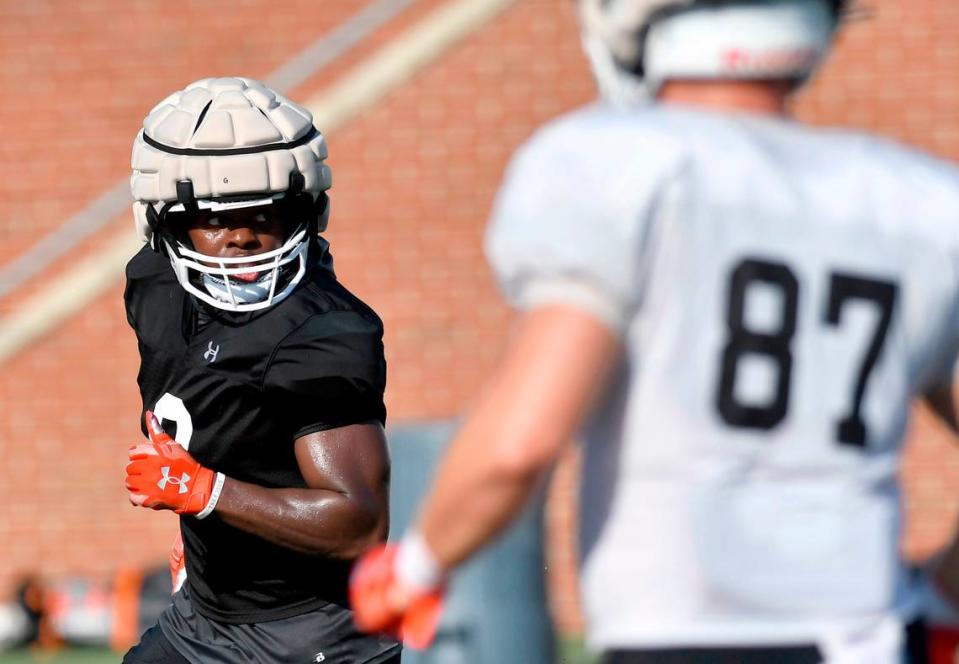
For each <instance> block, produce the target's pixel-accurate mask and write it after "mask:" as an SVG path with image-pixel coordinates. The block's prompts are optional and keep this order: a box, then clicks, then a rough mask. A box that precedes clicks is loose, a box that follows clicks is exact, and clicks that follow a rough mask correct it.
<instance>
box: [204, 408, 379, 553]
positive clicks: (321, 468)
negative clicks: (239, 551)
mask: <svg viewBox="0 0 959 664" xmlns="http://www.w3.org/2000/svg"><path fill="white" fill-rule="evenodd" d="M295 449H296V459H297V463H298V464H299V467H300V472H302V473H303V479H304V480H305V482H306V484H307V487H308V488H306V489H269V488H265V487H261V486H257V485H255V484H250V483H248V482H242V481H240V480H234V479H231V478H227V479H226V481H225V482H224V484H223V493H222V495H221V496H220V501H219V502H218V503H217V508H216V511H215V514H216V515H217V517H218V518H221V519H223V521H225V522H226V523H228V524H230V525H231V526H235V527H236V528H239V529H241V530H245V531H247V532H250V533H254V534H256V535H259V536H260V537H263V538H265V539H268V540H270V541H273V542H275V543H277V544H280V545H282V546H285V547H287V548H290V549H295V550H297V551H302V552H304V553H313V554H320V555H324V556H329V557H333V558H343V559H352V558H355V557H356V556H358V555H359V554H360V553H362V552H363V551H365V550H366V549H368V548H370V547H371V546H372V545H374V544H376V543H377V542H381V541H383V540H385V539H386V535H387V531H388V530H389V475H390V465H389V456H388V453H387V449H386V439H385V437H384V435H383V427H382V426H380V424H379V423H378V422H374V423H368V424H354V425H350V426H345V427H340V428H337V429H330V430H327V431H320V432H317V433H313V434H310V435H308V436H303V437H302V438H299V439H297V441H296V444H295Z"/></svg>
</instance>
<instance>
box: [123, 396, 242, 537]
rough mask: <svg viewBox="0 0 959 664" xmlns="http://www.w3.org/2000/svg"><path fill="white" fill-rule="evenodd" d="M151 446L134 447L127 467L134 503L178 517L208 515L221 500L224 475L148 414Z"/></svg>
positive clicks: (128, 486)
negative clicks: (184, 445) (216, 471)
mask: <svg viewBox="0 0 959 664" xmlns="http://www.w3.org/2000/svg"><path fill="white" fill-rule="evenodd" d="M145 417H146V427H147V433H148V434H149V436H150V442H149V443H140V444H139V445H132V446H131V447H130V449H129V457H130V463H128V464H127V481H126V485H127V491H129V492H130V502H131V503H133V504H134V505H139V506H141V507H149V508H151V509H155V510H173V511H174V512H176V513H177V514H195V515H196V516H197V517H198V518H201V519H202V518H204V517H206V516H208V515H209V514H210V513H211V512H212V511H213V508H214V507H216V501H217V500H218V499H219V497H220V489H222V487H223V480H224V476H223V474H222V473H215V472H213V471H212V470H210V469H209V468H204V467H203V466H201V465H200V464H199V462H198V461H197V460H196V459H194V458H193V457H192V456H190V453H189V452H187V451H186V450H185V449H183V447H182V446H181V445H180V444H179V443H177V442H176V441H174V440H173V439H172V438H171V437H170V436H169V435H168V434H167V433H165V432H164V431H163V429H161V428H160V423H159V422H158V421H157V419H156V417H154V415H153V413H151V412H150V411H147V412H146V416H145Z"/></svg>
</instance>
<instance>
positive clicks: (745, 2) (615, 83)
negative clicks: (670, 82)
mask: <svg viewBox="0 0 959 664" xmlns="http://www.w3.org/2000/svg"><path fill="white" fill-rule="evenodd" d="M576 2H577V5H578V11H579V18H580V24H581V28H582V38H583V48H584V50H585V51H586V54H587V56H588V58H589V60H590V64H591V66H592V68H593V73H594V75H595V76H596V80H597V83H598V84H599V88H600V93H601V95H602V96H603V97H605V98H606V99H608V100H609V101H611V102H613V103H617V104H630V103H635V102H643V101H648V100H650V99H652V98H654V97H655V95H656V92H657V91H658V89H659V86H660V85H661V84H662V83H663V81H665V80H667V79H788V80H793V81H795V82H796V83H801V82H803V81H805V80H806V79H807V78H808V77H809V76H810V75H811V74H812V73H813V71H815V69H816V66H817V65H818V64H819V62H820V61H821V60H822V57H823V56H824V55H825V53H826V51H827V50H828V48H829V46H830V44H831V42H832V36H833V33H834V32H835V29H836V26H837V24H838V21H839V17H840V14H841V12H842V9H843V7H844V5H845V4H846V3H845V0H576Z"/></svg>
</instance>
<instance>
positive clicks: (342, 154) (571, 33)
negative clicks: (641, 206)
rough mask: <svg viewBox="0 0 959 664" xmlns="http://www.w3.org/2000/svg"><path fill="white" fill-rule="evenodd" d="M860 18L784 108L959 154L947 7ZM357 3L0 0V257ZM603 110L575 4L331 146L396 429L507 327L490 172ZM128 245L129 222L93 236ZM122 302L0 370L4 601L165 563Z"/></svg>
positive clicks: (944, 529)
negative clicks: (131, 467)
mask: <svg viewBox="0 0 959 664" xmlns="http://www.w3.org/2000/svg"><path fill="white" fill-rule="evenodd" d="M439 4H441V2H440V0H421V1H420V2H418V3H414V5H413V7H412V8H411V9H410V10H407V11H406V12H404V13H403V14H402V15H401V16H400V17H399V19H397V20H396V21H394V22H393V24H391V25H390V26H387V27H386V28H385V29H382V30H380V31H378V32H377V33H376V34H374V35H373V36H372V37H371V38H370V39H369V40H368V41H366V42H364V43H363V44H361V45H360V46H359V47H357V49H355V50H354V51H353V52H351V53H350V54H348V55H347V57H346V58H344V59H343V61H341V62H339V63H336V64H335V65H334V66H333V67H331V68H330V69H329V70H327V71H325V72H321V73H319V74H317V75H316V76H314V77H312V78H311V79H310V80H309V81H307V82H306V83H304V84H303V85H302V86H300V88H299V89H298V90H294V91H292V94H293V96H294V97H296V98H299V99H303V98H305V97H306V96H309V95H311V94H313V93H314V92H316V91H318V90H319V89H321V88H322V87H323V86H324V85H326V84H327V83H329V82H330V81H331V80H334V79H335V77H336V76H337V75H339V74H340V73H342V72H343V71H344V70H345V68H346V67H348V66H349V65H350V64H352V63H353V62H356V61H358V60H359V59H361V58H362V57H363V56H364V55H366V54H367V53H369V52H370V51H371V50H372V49H373V48H374V47H375V46H376V45H377V44H379V43H382V42H383V41H385V40H386V39H388V38H389V37H390V36H391V35H393V34H395V33H396V32H397V31H398V30H400V29H401V28H402V27H404V26H405V25H408V24H410V23H411V22H412V21H414V20H415V19H416V18H418V17H419V16H421V15H422V14H423V13H424V12H426V11H427V10H428V9H430V8H432V7H434V6H438V5H439ZM870 5H871V6H872V16H871V17H870V18H867V19H864V20H859V21H856V22H854V23H851V24H850V25H849V26H848V27H847V29H846V30H845V31H844V32H843V34H842V36H841V37H840V39H839V43H838V48H837V52H836V54H835V56H834V57H833V58H832V59H831V60H830V62H829V64H828V65H827V67H826V68H825V70H824V71H823V73H822V75H821V76H820V77H818V78H817V80H816V81H815V82H814V84H813V85H812V86H811V87H810V88H809V89H808V90H806V91H805V92H803V94H802V95H801V96H800V98H799V99H798V102H797V105H796V110H797V114H798V115H799V117H800V118H801V119H803V120H808V121H811V122H815V123H821V124H844V125H852V126H856V127H861V128H864V129H868V130H871V131H876V132H880V133H883V134H886V135H888V136H891V137H894V138H897V139H900V140H903V141H907V142H909V143H912V144H915V145H917V146H920V147H922V148H925V149H929V150H931V151H933V152H935V153H937V154H939V155H942V156H945V157H949V158H953V159H955V158H959V124H957V121H956V118H957V117H959V6H957V5H955V4H954V3H951V2H944V1H943V0H938V1H937V0H876V1H875V2H871V3H870ZM362 6H363V3H361V2H359V1H351V2H348V1H346V0H341V1H340V2H323V3H319V2H307V1H301V0H288V1H287V2H285V3H283V4H282V5H276V4H275V3H268V2H265V1H263V0H244V1H243V2H235V1H232V0H231V1H228V0H208V1H204V2H200V1H199V0H196V1H194V2H183V3H176V7H177V9H176V10H174V9H172V5H171V4H170V3H148V2H124V1H121V0H97V1H95V2H94V1H90V2H83V3H59V2H30V3H21V2H14V1H13V0H0V62H2V63H3V64H2V65H0V85H2V86H3V87H2V89H3V90H4V91H6V95H5V99H4V103H3V104H0V237H2V238H3V240H4V241H3V243H2V244H0V263H3V262H6V261H9V260H10V259H11V258H12V257H13V256H15V255H17V254H18V253H19V252H22V251H23V250H24V249H25V248H26V247H27V246H29V245H30V243H31V242H33V241H34V240H35V239H36V238H37V237H38V236H39V235H40V234H42V233H45V232H47V231H49V230H51V229H53V228H55V227H57V225H59V224H60V223H62V222H63V220H64V219H65V218H66V217H67V216H69V215H70V214H72V213H73V212H75V211H77V210H79V209H80V208H81V207H82V206H83V205H85V204H86V203H87V202H88V201H90V200H91V199H92V198H94V197H95V196H96V195H98V194H100V193H101V192H102V191H104V190H105V189H106V188H108V187H109V186H111V185H113V184H114V182H115V181H116V180H117V179H119V178H121V177H124V176H125V175H126V174H127V169H128V165H129V146H130V143H131V141H132V138H133V135H134V134H135V132H136V130H137V128H138V126H139V123H140V121H141V119H142V117H143V115H144V114H145V113H146V112H147V111H148V110H149V108H150V107H151V106H152V105H153V104H154V103H156V102H157V101H159V99H160V98H162V97H163V96H165V95H166V94H167V93H169V92H171V91H173V90H174V89H177V88H179V87H182V85H184V84H185V83H187V82H189V81H191V80H193V79H195V78H200V77H202V76H208V75H229V74H236V73H241V74H244V75H251V76H254V77H261V76H265V75H266V74H267V73H269V72H270V71H272V70H273V69H275V68H276V67H277V66H279V65H280V64H282V63H283V62H284V61H285V60H286V59H288V58H290V57H291V56H292V55H294V54H295V53H296V52H297V51H298V50H299V49H301V48H303V47H305V46H306V45H307V44H309V43H310V42H311V41H312V40H313V39H315V38H316V37H318V36H319V35H320V34H322V33H323V32H324V31H326V30H328V29H329V28H330V27H331V26H333V25H335V24H337V23H338V22H340V21H342V20H344V19H345V18H346V17H347V16H349V15H350V14H351V13H353V12H354V11H356V10H357V9H359V8H360V7H362ZM592 94H593V88H592V82H591V80H590V77H589V74H588V71H587V68H586V65H585V62H584V60H583V59H582V57H581V55H580V51H579V44H578V37H577V34H576V30H575V25H574V22H573V17H572V11H571V7H570V2H568V0H519V2H518V3H517V4H516V5H515V6H514V7H513V8H511V9H509V10H507V11H506V12H505V13H504V14H503V15H501V16H500V17H498V18H497V19H495V20H494V21H493V22H492V23H490V24H489V25H488V26H486V27H484V28H483V29H482V30H480V31H479V32H478V33H476V34H474V35H472V36H471V37H469V38H468V39H466V40H465V41H464V42H462V43H461V44H459V45H458V46H457V47H456V48H454V49H453V50H452V51H451V52H450V53H448V54H447V55H446V56H444V57H443V58H442V59H441V60H440V61H438V62H435V63H433V64H431V65H429V66H428V67H427V68H426V69H424V70H423V71H422V72H420V73H419V74H418V75H417V76H416V77H415V78H414V79H413V80H412V81H410V82H409V83H407V84H406V85H404V86H403V87H402V88H401V89H399V90H398V91H396V92H394V93H393V94H391V95H389V96H388V97H387V98H386V99H385V100H384V101H383V102H382V103H380V104H379V105H378V106H377V107H376V108H374V109H373V110H371V111H369V112H367V113H365V114H364V115H362V116H361V117H359V118H357V119H356V120H355V121H353V122H351V123H350V124H348V125H347V126H345V127H343V128H342V129H341V130H339V131H338V132H336V133H335V134H333V135H332V136H330V152H331V157H330V163H331V165H332V167H333V172H334V183H335V187H334V190H333V192H332V196H333V213H332V220H331V224H330V233H329V237H330V239H331V241H332V243H333V248H334V253H335V255H336V260H337V267H338V272H339V273H340V276H341V278H342V279H343V281H344V282H345V283H346V284H347V285H349V286H350V287H351V288H352V289H353V290H354V291H356V292H357V293H358V294H359V295H361V296H362V297H363V298H364V299H366V300H367V301H368V302H369V303H370V304H372V305H373V306H374V307H375V308H376V309H377V310H378V311H379V312H380V313H381V315H382V316H383V318H384V319H385V322H386V326H387V338H386V344H387V354H388V361H389V366H390V383H389V392H388V407H389V409H390V417H391V422H393V423H396V422H404V421H415V420H424V419H432V418H440V417H448V416H452V415H455V414H457V413H459V412H461V411H462V410H463V409H464V408H465V407H468V405H469V402H470V399H471V397H472V395H473V394H475V392H476V390H477V389H478V387H479V385H480V384H481V381H482V377H483V375H484V373H485V372H486V371H487V370H488V369H489V368H490V366H491V365H492V363H493V362H494V361H495V358H496V356H497V354H498V352H499V350H500V347H501V343H502V340H503V338H504V334H505V332H506V329H507V326H508V320H509V317H508V313H507V311H506V309H505V307H504V306H503V304H502V302H501V300H500V299H499V297H498V295H497V294H496V291H495V289H494V286H493V284H492V280H491V279H490V275H489V272H488V269H487V267H486V265H485V263H484V260H483V256H482V251H481V237H482V229H483V225H484V223H485V218H486V215H487V212H488V210H489V207H490V203H491V200H492V196H493V194H494V192H495V189H496V187H497V184H498V181H499V178H500V175H501V173H502V170H503V168H504V166H505V164H506V162H507V159H508V156H509V154H510V153H511V152H512V151H513V149H515V147H516V146H517V145H518V144H519V143H520V142H521V141H522V140H523V139H524V138H526V137H527V136H529V134H530V133H531V132H532V131H533V130H534V128H535V127H536V126H537V125H539V124H541V123H542V122H544V121H546V120H547V119H549V118H551V117H554V116H556V115H557V114H560V113H562V112H563V111H565V110H567V109H570V108H573V107H574V106H576V105H578V104H581V103H584V102H586V101H588V100H589V99H590V98H591V96H592ZM320 129H322V127H321V128H320ZM129 232H132V230H131V228H130V222H129V219H128V218H127V217H126V215H124V218H123V219H118V220H116V221H115V222H114V223H113V224H111V225H110V226H109V227H108V228H107V229H106V230H105V231H104V233H103V234H101V235H100V236H98V237H97V238H95V239H94V240H93V241H92V242H91V243H89V244H90V245H96V244H98V243H102V241H103V239H104V238H105V237H106V234H108V233H113V234H115V233H129ZM68 262H69V261H68ZM48 278H49V275H47V277H46V279H48ZM40 281H41V282H42V281H44V279H41V280H40ZM121 293H122V285H121V284H119V283H118V284H117V285H116V286H115V287H114V288H113V289H111V291H110V292H108V293H107V294H106V295H104V296H103V297H102V298H99V299H98V300H97V301H96V302H94V303H92V304H91V305H90V306H89V307H88V308H87V310H86V311H85V312H84V313H83V314H82V315H79V316H77V317H75V318H73V319H72V320H69V321H68V322H66V323H65V324H63V325H62V326H61V327H60V328H59V329H57V330H56V331H55V332H54V333H52V334H50V335H49V336H47V337H46V338H44V339H42V340H40V341H39V342H37V343H36V344H34V345H33V346H31V347H30V348H28V349H27V350H26V351H24V352H23V353H21V354H20V355H19V356H17V357H15V358H14V359H12V360H11V361H9V362H7V363H6V364H4V365H0V560H2V561H3V563H2V564H0V594H2V593H3V592H4V590H5V589H7V588H9V586H10V583H11V582H12V581H13V579H14V578H16V576H17V575H18V574H20V573H21V572H24V571H27V570H36V571H40V572H42V573H44V574H47V575H54V576H55V575H63V574H74V573H84V574H92V575H105V574H107V573H108V572H110V571H111V570H114V569H116V568H117V567H118V566H120V565H144V564H148V563H153V562H158V561H161V560H162V558H163V556H164V554H165V549H166V547H167V546H168V543H169V541H170V539H171V536H172V532H173V529H174V525H173V520H172V519H171V518H170V516H169V515H167V514H161V513H153V512H147V511H144V510H138V509H134V508H132V507H130V506H129V505H128V504H127V502H126V498H125V492H124V491H123V488H122V478H123V466H124V463H125V454H124V451H125V448H126V445H127V444H128V443H129V442H130V441H132V440H135V439H136V438H137V437H138V435H139V433H138V423H137V421H136V418H137V414H138V412H139V397H138V395H137V392H136V384H135V376H136V366H137V358H136V349H135V345H134V340H133V335H132V333H131V332H130V331H129V330H128V329H127V327H126V323H125V320H124V317H123V311H122V302H121ZM17 301H18V299H17V298H14V299H12V300H11V301H8V302H7V303H4V304H0V313H2V312H4V311H9V310H10V308H11V307H13V306H15V304H16V303H17ZM20 301H22V300H20ZM917 423H918V424H917V426H916V427H915V429H914V435H913V436H912V438H911V443H910V448H909V455H908V459H907V462H906V466H905V467H906V477H907V486H908V512H909V516H910V519H909V525H908V530H907V536H906V539H905V549H906V551H907V552H908V553H909V554H910V555H912V556H922V555H924V554H927V553H928V552H929V551H930V550H932V549H933V548H934V547H935V546H937V545H938V544H939V543H941V541H942V540H943V538H944V537H946V536H947V534H948V532H949V531H950V529H951V528H952V523H953V521H954V520H955V517H956V511H957V499H956V491H954V490H951V487H954V486H956V485H957V484H959V482H957V480H959V455H957V454H956V453H955V451H954V443H955V441H954V440H952V439H950V437H949V436H947V435H946V434H945V433H944V432H943V431H942V429H941V428H939V427H937V426H935V424H934V423H932V421H931V419H930V418H929V417H928V416H925V415H922V416H920V417H919V418H918V419H917ZM574 471H575V468H574V467H573V465H571V464H566V465H564V466H563V467H561V468H560V470H559V472H558V473H557V481H556V482H555V484H554V489H553V493H552V496H553V499H552V502H551V505H550V509H549V511H548V518H549V524H550V527H551V534H550V541H551V546H550V569H551V572H552V573H553V574H552V581H553V583H552V585H553V588H554V590H555V592H554V599H553V605H554V611H555V614H556V616H557V618H558V620H559V625H560V627H561V629H563V630H564V631H566V632H576V631H577V630H579V629H580V627H581V625H580V618H579V614H578V610H577V606H578V605H577V603H576V600H575V583H574V579H573V576H572V570H573V558H572V553H571V551H570V549H569V547H568V546H567V543H568V541H569V540H568V533H569V530H570V528H571V527H572V524H573V523H574V518H575V515H574V513H573V511H572V510H571V501H570V496H571V495H572V487H573V485H574V479H575V472H574Z"/></svg>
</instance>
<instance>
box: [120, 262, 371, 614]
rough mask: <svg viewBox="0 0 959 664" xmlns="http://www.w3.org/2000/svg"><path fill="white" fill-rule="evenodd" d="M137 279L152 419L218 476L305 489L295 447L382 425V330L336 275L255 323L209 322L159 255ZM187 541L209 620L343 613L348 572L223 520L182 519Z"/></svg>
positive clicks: (315, 278) (131, 304)
mask: <svg viewBox="0 0 959 664" xmlns="http://www.w3.org/2000/svg"><path fill="white" fill-rule="evenodd" d="M126 274H127V286H126V292H125V295H124V299H125V301H126V310H127V319H128V321H129V323H130V325H131V326H132V327H133V329H134V331H135V332H136V335H137V342H138V346H139V350H140V373H139V376H138V377H137V382H138V383H139V386H140V394H141V396H142V398H143V409H144V410H152V411H154V412H155V413H156V415H157V417H159V418H161V421H162V425H163V427H164V429H165V430H166V431H167V432H168V433H170V434H171V435H173V436H174V437H175V438H176V440H177V441H178V442H179V443H181V444H182V445H184V446H186V447H187V449H188V450H189V451H190V454H192V455H193V456H194V457H195V458H196V460H197V461H199V462H200V463H201V464H203V465H204V466H206V467H207V468H210V469H212V470H215V471H218V472H222V473H224V474H225V475H226V476H227V477H232V478H236V479H238V480H243V481H245V482H251V483H253V484H258V485H260V486H264V487H298V488H305V487H306V484H305V482H304V480H303V477H302V475H301V474H300V471H299V468H298V466H297V463H296V458H295V456H294V449H293V447H294V446H293V443H294V441H295V440H296V439H297V438H298V437H300V436H304V435H307V434H309V433H313V432H316V431H322V430H325V429H332V428H336V427H341V426H346V425H349V424H355V423H360V422H368V421H371V420H379V421H380V422H381V423H385V419H386V409H385V407H384V405H383V390H384V387H385V383H386V362H385V360H384V357H383V342H382V337H383V325H382V322H381V321H380V319H379V318H378V317H377V315H376V314H375V313H374V312H373V310H372V309H370V308H369V307H368V306H366V305H365V304H363V302H361V301H360V300H359V299H358V298H356V297H355V296H354V295H352V294H351V293H350V292H349V291H347V290H346V289H345V288H344V287H343V286H342V285H340V283H339V282H338V281H336V278H335V277H334V276H333V274H332V271H330V270H327V269H325V268H324V267H322V266H320V265H317V266H316V267H314V269H312V270H311V271H310V272H309V273H308V274H307V275H306V276H305V277H304V280H303V282H302V283H301V284H300V285H299V286H298V287H297V288H296V290H295V291H294V292H293V293H292V294H291V295H290V296H289V297H287V298H286V299H285V300H283V301H282V302H280V303H279V304H277V305H274V306H273V307H270V308H269V309H266V310H264V311H259V312H253V313H247V314H230V313H227V312H221V311H214V310H207V309H205V308H204V309H202V310H201V307H205V305H201V304H199V303H198V302H197V301H195V300H194V299H193V298H192V297H191V296H190V295H189V294H188V293H186V291H184V290H183V288H181V287H180V285H179V284H178V283H177V281H176V278H175V276H174V274H173V270H172V268H171V266H170V263H169V261H168V260H167V258H166V257H165V256H162V255H160V254H157V253H155V252H154V251H152V250H151V249H150V248H149V247H144V248H143V250H141V251H140V252H139V253H138V254H137V255H136V256H134V257H133V259H132V260H131V261H130V262H129V264H128V265H127V271H126ZM140 419H141V427H142V421H143V418H142V413H141V418H140ZM144 433H145V430H144ZM180 530H181V532H182V534H183V543H184V547H185V551H186V568H187V578H188V583H189V584H190V590H191V595H192V599H193V603H194V605H195V606H196V609H197V610H198V611H199V612H200V613H202V614H204V615H205V616H207V617H209V618H212V619H215V620H219V621H222V622H232V623H248V622H263V621H266V620H273V619H279V618H284V617H289V616H293V615H298V614H301V613H306V612H307V611H311V610H314V609H317V608H319V607H321V606H324V605H326V604H339V605H341V606H345V605H346V600H345V597H346V582H347V574H348V568H349V565H348V563H345V562H343V561H336V560H332V559H328V558H323V557H317V556H311V555H306V554H302V553H298V552H295V551H292V550H290V549H286V548H284V547H282V546H279V545H277V544H274V543H272V542H269V541H267V540H265V539H262V538H260V537H257V536H256V535H252V534H249V533H246V532H244V531H241V530H239V529H236V528H234V527H232V526H229V525H227V524H225V523H223V522H222V521H221V520H220V519H219V518H217V515H216V512H215V511H214V512H213V514H211V515H210V516H209V517H208V518H206V519H203V520H200V519H197V518H196V517H194V516H184V517H181V519H180Z"/></svg>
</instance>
